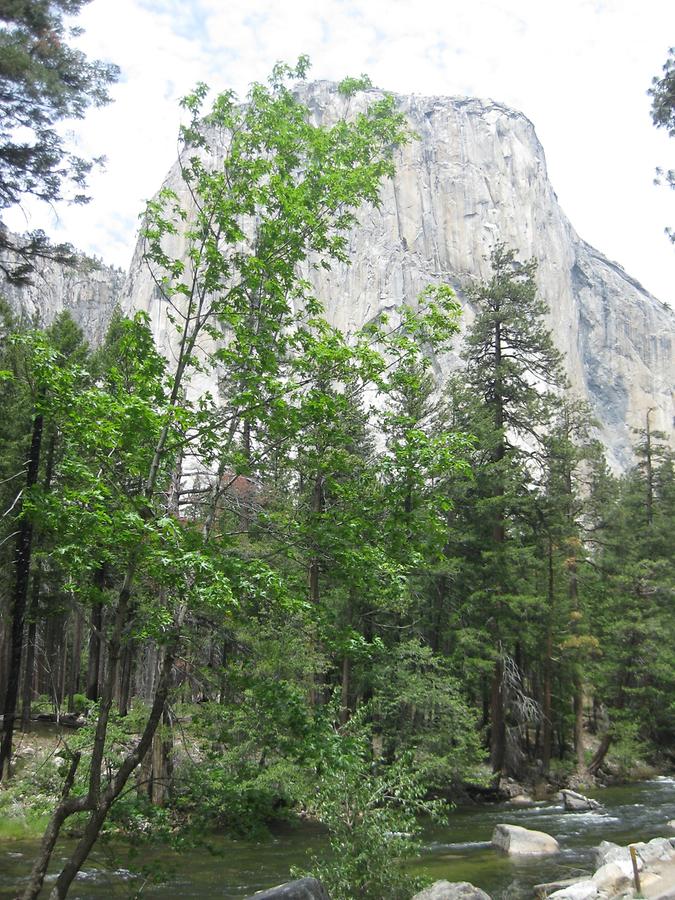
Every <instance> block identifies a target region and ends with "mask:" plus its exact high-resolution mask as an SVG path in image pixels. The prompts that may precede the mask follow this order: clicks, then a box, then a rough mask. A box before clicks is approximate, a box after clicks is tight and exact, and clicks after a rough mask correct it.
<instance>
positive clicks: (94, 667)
mask: <svg viewBox="0 0 675 900" xmlns="http://www.w3.org/2000/svg"><path fill="white" fill-rule="evenodd" d="M104 586H105V565H101V566H99V567H98V569H97V570H96V572H95V573H94V590H95V599H94V603H93V604H92V608H91V626H90V629H89V661H88V663H87V699H88V700H93V701H94V702H96V701H97V700H98V698H99V678H100V675H101V647H102V641H101V637H102V635H101V632H102V629H103V588H104Z"/></svg>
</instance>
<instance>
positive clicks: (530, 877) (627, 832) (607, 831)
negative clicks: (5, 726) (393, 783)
mask: <svg viewBox="0 0 675 900" xmlns="http://www.w3.org/2000/svg"><path fill="white" fill-rule="evenodd" d="M593 796H594V797H596V799H598V800H600V802H601V803H602V804H603V808H602V809H601V810H598V811H596V812H590V813H571V812H565V811H564V810H563V808H562V806H561V805H560V804H555V803H546V802H542V803H537V804H535V805H534V806H530V807H513V806H510V805H509V804H496V805H480V806H477V805H472V806H463V807H458V808H456V809H454V810H452V812H451V813H450V815H449V819H448V824H447V825H443V826H434V827H433V828H430V829H428V830H427V832H426V834H425V844H426V848H425V851H424V853H423V854H422V856H421V857H420V858H419V859H418V860H416V861H415V862H414V863H413V864H412V867H413V868H414V869H415V871H419V872H421V873H424V874H425V875H428V876H430V877H431V878H433V879H434V880H436V879H439V878H446V879H448V880H449V881H470V882H472V883H473V884H475V885H477V886H478V887H481V888H483V890H485V891H487V892H488V893H489V894H490V895H491V896H492V897H494V898H508V900H521V898H523V900H524V898H530V897H531V896H532V890H531V888H532V885H534V884H537V883H539V882H543V881H551V880H553V879H556V878H560V877H565V878H570V877H572V876H574V875H577V874H579V873H583V872H589V871H592V870H593V868H594V864H593V848H594V847H595V846H597V845H598V844H599V843H600V841H602V840H610V841H615V842H616V843H619V844H626V843H629V842H631V841H639V840H649V839H650V838H652V837H657V836H660V835H667V834H669V830H668V828H667V826H666V823H667V822H668V820H670V819H675V778H668V777H664V776H661V777H658V778H654V779H652V780H650V781H643V782H639V783H637V784H630V785H623V786H621V787H611V788H603V789H600V790H597V791H595V792H593ZM498 822H508V823H511V824H514V825H523V826H524V827H526V828H535V829H537V830H539V831H546V832H548V833H549V834H552V835H554V836H555V837H556V838H557V839H558V841H559V843H560V845H561V852H560V853H559V854H557V855H556V856H551V857H541V858H538V859H531V860H527V861H525V860H521V861H518V860H517V859H515V858H511V857H508V856H505V855H503V854H501V853H499V852H498V851H496V850H493V849H492V848H491V846H490V836H491V834H492V831H493V829H494V826H495V825H496V824H497V823H498ZM210 844H211V849H210V850H209V849H206V848H203V849H190V850H188V851H185V852H183V853H179V852H175V851H174V852H169V851H167V850H152V851H151V850H148V849H147V848H143V849H142V851H141V852H140V853H138V852H137V853H134V852H133V851H132V853H131V855H130V854H129V851H128V849H127V848H126V847H123V846H114V845H113V846H102V847H99V848H98V849H97V850H96V852H95V854H94V856H93V857H92V859H91V860H90V862H89V864H88V865H87V867H86V868H85V870H84V871H83V872H81V873H80V876H79V877H78V880H77V882H76V884H75V885H74V886H73V888H72V889H71V893H70V896H71V897H72V898H73V900H94V898H97V900H98V898H103V897H109V898H120V900H121V898H128V897H134V896H135V895H136V894H137V892H138V891H139V890H140V891H141V896H142V897H145V896H148V897H149V898H153V900H155V898H156V900H160V898H161V900H177V898H180V900H189V898H203V900H211V898H216V897H218V898H230V900H241V898H243V897H246V896H248V895H250V894H252V893H254V892H255V891H258V890H262V889H263V888H266V887H270V886H272V885H274V884H278V883H279V882H282V881H285V880H287V879H288V875H289V871H290V868H291V867H292V866H300V867H302V866H303V865H306V860H307V856H308V855H309V854H310V853H311V852H312V851H314V852H320V851H321V850H322V848H323V847H325V844H326V840H325V836H324V835H323V834H321V832H319V831H318V830H316V829H313V828H311V827H309V826H306V825H303V826H299V827H297V828H287V829H283V830H281V831H279V832H278V833H276V834H275V835H274V836H273V837H271V838H269V839H268V840H265V841H264V842H259V843H257V842H252V841H233V840H226V839H224V838H218V837H216V838H213V839H212V840H211V841H210ZM36 849H37V842H30V841H6V842H4V844H2V845H0V898H2V900H9V898H12V897H15V896H16V892H17V889H18V887H19V885H20V883H21V881H22V879H23V878H25V877H26V874H27V872H28V870H29V868H30V862H31V859H32V858H33V856H34V854H35V852H36ZM67 849H68V845H67V844H66V845H65V846H64V849H63V856H64V857H65V852H66V850H67ZM57 861H58V860H57ZM146 866H150V867H151V868H156V867H157V866H161V867H162V869H163V871H164V876H163V877H164V879H165V880H164V882H163V883H162V884H150V883H149V882H146V880H145V878H144V877H143V876H142V875H139V874H138V873H139V872H141V871H142V870H143V868H144V867H146ZM355 900H357V898H355Z"/></svg>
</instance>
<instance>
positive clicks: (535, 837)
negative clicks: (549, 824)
mask: <svg viewBox="0 0 675 900" xmlns="http://www.w3.org/2000/svg"><path fill="white" fill-rule="evenodd" d="M492 846H493V847H497V848H498V849H499V850H503V851H504V852H505V853H509V854H514V855H518V856H545V855H547V854H549V853H557V852H558V851H559V850H560V847H559V845H558V842H557V841H556V839H555V838H554V837H551V835H550V834H546V833H545V832H544V831H532V830H530V829H529V828H522V827H521V826H520V825H505V824H501V825H496V826H495V830H494V832H493V834H492Z"/></svg>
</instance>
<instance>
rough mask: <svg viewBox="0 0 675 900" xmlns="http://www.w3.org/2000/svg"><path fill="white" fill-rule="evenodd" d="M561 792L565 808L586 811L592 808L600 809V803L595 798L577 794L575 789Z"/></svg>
mask: <svg viewBox="0 0 675 900" xmlns="http://www.w3.org/2000/svg"><path fill="white" fill-rule="evenodd" d="M561 793H562V801H563V803H564V804H565V809H567V810H569V811H570V812H587V811H589V810H592V809H600V804H599V803H598V801H597V800H592V799H591V798H590V797H584V795H583V794H578V793H577V792H576V791H562V792H561Z"/></svg>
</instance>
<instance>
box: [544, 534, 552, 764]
mask: <svg viewBox="0 0 675 900" xmlns="http://www.w3.org/2000/svg"><path fill="white" fill-rule="evenodd" d="M554 605H555V584H554V572H553V542H552V540H551V538H550V537H549V540H548V610H547V613H546V646H545V651H544V697H543V700H544V702H543V704H542V707H543V708H542V718H543V728H542V750H541V758H542V765H543V770H544V774H547V773H548V770H549V766H550V763H551V753H552V741H553V703H552V689H551V681H552V678H553V610H554Z"/></svg>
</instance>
